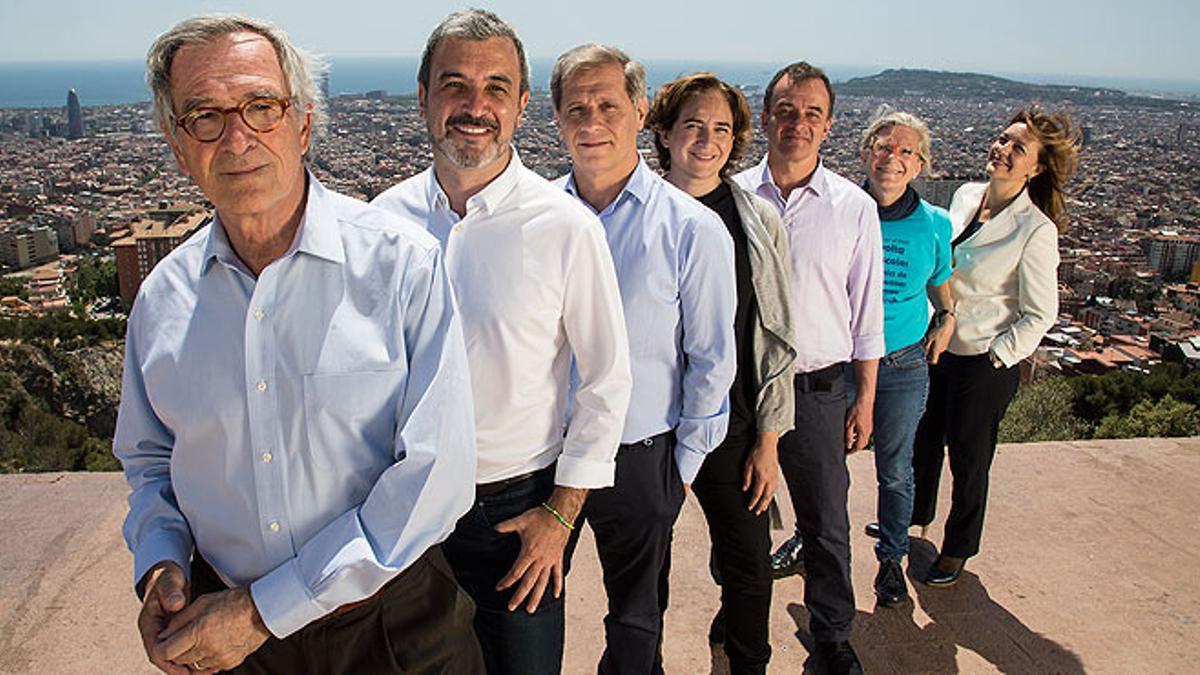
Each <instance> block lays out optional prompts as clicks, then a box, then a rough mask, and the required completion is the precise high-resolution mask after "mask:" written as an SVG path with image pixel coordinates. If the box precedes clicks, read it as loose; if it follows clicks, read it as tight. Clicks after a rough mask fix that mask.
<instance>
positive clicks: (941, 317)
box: [933, 309, 954, 326]
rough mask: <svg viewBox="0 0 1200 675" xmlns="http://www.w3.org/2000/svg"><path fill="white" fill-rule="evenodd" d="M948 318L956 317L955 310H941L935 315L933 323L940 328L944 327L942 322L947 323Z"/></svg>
mask: <svg viewBox="0 0 1200 675" xmlns="http://www.w3.org/2000/svg"><path fill="white" fill-rule="evenodd" d="M948 316H954V310H951V309H939V310H937V311H935V312H934V313H933V323H934V324H935V325H938V326H940V325H942V322H943V321H945V320H946V317H948Z"/></svg>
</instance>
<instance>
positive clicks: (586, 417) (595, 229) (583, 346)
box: [555, 221, 633, 489]
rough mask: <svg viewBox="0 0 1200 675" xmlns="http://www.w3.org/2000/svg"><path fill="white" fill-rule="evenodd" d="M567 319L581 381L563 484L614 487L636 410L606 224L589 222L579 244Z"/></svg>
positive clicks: (569, 273)
mask: <svg viewBox="0 0 1200 675" xmlns="http://www.w3.org/2000/svg"><path fill="white" fill-rule="evenodd" d="M562 316H563V326H564V329H565V331H566V334H567V341H568V342H569V343H570V346H571V353H572V355H573V357H574V361H575V372H576V377H577V381H576V382H575V387H574V388H573V389H574V399H573V401H572V409H573V411H574V414H573V415H572V417H571V421H570V424H569V426H568V427H567V433H566V438H565V439H564V441H563V451H562V454H561V455H559V458H558V466H557V468H556V469H555V483H556V484H558V485H562V486H565V487H572V488H587V489H595V488H603V487H608V486H610V485H612V484H613V481H614V479H615V476H616V456H617V446H618V445H619V444H620V442H621V430H622V429H623V428H624V426H625V414H626V412H627V411H628V410H629V397H630V391H631V389H632V387H633V377H632V375H631V374H630V370H629V336H628V334H627V333H626V331H625V314H624V311H623V310H622V308H621V291H620V289H619V287H618V286H617V275H616V271H615V270H614V268H613V261H612V254H611V253H610V252H609V250H608V245H607V244H606V243H605V241H604V230H603V229H602V227H601V225H600V223H599V222H598V221H591V222H589V224H588V226H587V227H586V228H584V229H583V231H582V232H581V233H580V235H579V236H578V237H577V238H576V239H575V241H574V247H573V250H572V252H571V256H570V260H569V262H568V264H567V270H566V283H565V288H564V297H563V313H562Z"/></svg>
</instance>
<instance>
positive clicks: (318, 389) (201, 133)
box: [113, 16, 483, 675]
mask: <svg viewBox="0 0 1200 675" xmlns="http://www.w3.org/2000/svg"><path fill="white" fill-rule="evenodd" d="M314 67H315V66H314V64H313V63H312V62H311V60H310V58H309V57H308V56H307V55H305V54H304V53H303V52H301V51H300V50H298V49H296V48H295V47H293V46H292V45H291V44H289V42H288V40H287V37H286V36H285V35H284V34H283V32H282V31H280V30H279V29H278V28H277V27H275V26H273V25H271V24H269V23H266V22H263V21H258V20H254V19H248V18H243V17H236V16H206V17H199V18H195V19H189V20H186V21H183V22H182V23H180V24H178V25H177V26H175V27H174V28H172V29H171V30H169V31H167V32H166V33H164V34H163V35H162V36H160V37H159V38H158V40H157V41H156V42H155V43H154V45H153V46H152V47H151V49H150V53H149V57H148V59H147V69H148V80H149V82H150V85H151V89H152V91H153V94H154V111H155V115H156V118H157V120H158V122H159V125H160V126H161V128H162V129H163V131H164V133H165V134H166V137H167V142H168V143H169V144H170V147H171V150H172V151H173V153H174V155H175V158H176V160H177V161H178V163H179V166H180V168H181V169H182V170H183V171H184V173H186V174H187V175H188V176H190V177H191V178H192V179H193V180H194V181H195V182H196V184H197V185H198V186H199V187H200V189H201V190H202V191H203V192H204V194H205V195H206V196H207V197H208V199H209V200H210V201H211V202H212V203H213V205H214V206H215V207H216V210H215V213H214V215H213V219H212V222H211V224H210V225H209V226H208V227H206V228H204V229H202V230H200V231H199V232H197V233H196V235H195V236H193V237H192V238H191V239H190V240H189V241H187V242H185V243H184V244H183V245H182V246H180V247H179V248H177V249H176V250H175V251H173V252H172V253H171V254H170V255H169V256H167V258H165V259H164V260H163V261H162V262H161V263H159V264H158V266H157V267H155V269H154V271H153V272H152V273H151V274H150V276H149V277H147V279H146V281H145V282H144V283H143V284H142V287H141V289H140V291H139V293H138V297H137V300H136V301H135V303H134V307H133V311H132V312H131V314H130V317H129V328H128V335H127V339H126V357H125V375H124V382H123V385H122V392H121V407H120V411H119V415H118V420H117V430H116V438H115V439H114V442H113V446H114V452H115V453H116V455H117V457H118V458H119V459H120V460H121V462H122V463H123V465H124V467H125V475H126V478H127V479H128V481H129V484H130V487H131V489H132V492H131V494H130V497H129V507H130V508H129V515H128V517H127V518H126V520H125V526H124V534H125V539H126V542H127V543H128V544H129V547H130V550H131V551H132V552H133V557H134V579H135V581H136V584H137V588H138V591H139V593H140V594H141V595H142V596H143V598H144V600H143V605H142V610H141V613H140V615H139V617H138V630H139V632H140V633H141V636H142V642H143V645H144V647H145V649H146V653H147V656H148V657H149V659H150V661H151V663H153V664H154V665H155V666H156V667H158V668H159V669H160V670H162V671H164V672H167V673H173V674H180V675H182V674H185V673H189V672H206V673H207V672H216V671H232V672H242V673H298V672H308V673H368V672H369V673H393V672H394V673H399V672H453V673H478V672H482V669H483V663H482V657H481V654H480V650H479V646H478V643H477V642H476V640H475V637H474V635H473V633H472V631H471V616H472V613H473V607H472V604H471V601H470V599H469V598H467V597H466V595H465V594H464V593H463V592H462V591H461V589H459V587H458V586H457V584H456V583H455V582H454V579H453V576H452V574H451V573H450V570H449V568H448V566H447V564H446V562H445V560H444V558H443V557H442V554H441V552H440V549H439V546H438V544H439V543H440V542H441V541H442V540H443V539H445V538H446V536H448V535H449V534H450V532H451V531H452V530H453V528H454V524H455V522H456V521H457V520H458V518H459V517H460V516H461V515H462V514H463V513H465V512H466V511H467V509H468V508H469V507H470V505H471V497H472V492H473V490H472V487H473V483H474V480H473V478H474V475H475V445H474V436H473V428H474V425H473V419H472V408H471V391H470V385H469V378H468V375H467V364H466V351H465V347H464V344H463V338H462V329H461V326H460V323H459V319H458V317H457V315H456V312H455V308H454V302H453V299H452V296H451V291H450V287H449V283H448V281H447V277H446V273H445V271H444V270H443V267H442V262H441V257H440V251H439V246H438V243H437V241H436V240H435V239H434V238H433V237H431V236H429V235H428V234H427V233H426V232H425V231H424V228H422V227H420V226H418V225H415V224H412V223H411V222H409V221H406V220H405V219H403V218H400V217H397V216H395V215H391V214H388V213H386V212H384V211H381V210H378V209H376V208H373V207H370V206H368V205H366V204H363V203H361V202H358V201H355V200H352V199H349V198H346V197H343V196H341V195H338V194H336V193H333V192H330V191H328V190H326V189H325V188H324V187H323V186H322V185H321V184H320V182H318V181H317V180H316V179H315V178H314V177H313V176H312V175H311V174H309V173H308V172H307V171H306V170H305V165H304V157H305V155H306V154H307V152H308V149H309V146H310V142H311V140H312V137H313V134H314V131H315V130H317V129H319V127H320V124H321V120H322V115H323V108H322V101H321V98H320V94H319V90H318V89H317V87H316V86H315V84H314V81H313V75H314V72H313V70H314Z"/></svg>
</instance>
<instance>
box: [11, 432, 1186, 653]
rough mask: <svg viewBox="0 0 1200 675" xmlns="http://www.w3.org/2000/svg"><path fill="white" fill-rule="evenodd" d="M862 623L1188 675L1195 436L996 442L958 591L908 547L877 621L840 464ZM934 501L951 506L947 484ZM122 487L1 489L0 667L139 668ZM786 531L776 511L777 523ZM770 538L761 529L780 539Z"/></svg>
mask: <svg viewBox="0 0 1200 675" xmlns="http://www.w3.org/2000/svg"><path fill="white" fill-rule="evenodd" d="M849 463H850V470H851V476H852V479H853V486H852V488H851V509H850V519H851V524H852V527H853V529H854V536H853V538H852V540H853V546H854V553H853V554H854V583H855V590H856V593H857V597H858V608H859V615H858V619H857V622H856V624H855V638H854V642H855V645H856V648H857V649H858V652H859V655H860V657H861V658H862V661H863V664H864V666H865V667H866V669H867V672H869V673H955V672H964V673H986V672H1008V673H1018V672H1019V673H1035V672H1036V673H1045V672H1053V673H1083V672H1089V673H1092V672H1095V673H1141V672H1155V673H1166V672H1176V673H1183V672H1195V669H1196V666H1195V663H1194V662H1195V659H1196V654H1197V648H1196V640H1197V638H1198V637H1200V629H1198V628H1197V626H1200V601H1198V600H1197V598H1200V577H1197V575H1196V573H1195V569H1196V560H1197V558H1198V555H1197V554H1198V553H1200V550H1198V549H1200V543H1198V542H1200V524H1198V522H1197V513H1200V490H1197V489H1196V486H1197V485H1200V439H1196V438H1191V439H1138V440H1130V441H1084V442H1076V443H1045V444H1029V445H1019V446H1001V448H1000V451H999V453H998V456H997V458H996V463H995V466H994V467H993V470H992V486H991V499H990V510H989V514H988V523H987V529H986V533H985V536H984V546H983V551H982V552H981V554H980V555H979V556H978V557H977V558H975V559H972V560H971V561H970V562H969V563H968V566H967V571H966V573H964V576H963V578H962V580H961V581H960V582H959V583H958V585H957V586H955V587H953V588H950V589H941V590H936V589H928V588H925V587H924V586H921V585H920V584H919V583H911V579H913V578H917V579H919V578H920V577H921V576H922V575H923V573H924V571H925V568H926V567H927V566H928V565H929V563H930V561H931V560H932V558H933V556H934V555H935V554H936V549H935V544H938V543H940V541H941V531H940V529H938V528H937V527H935V528H933V529H932V530H931V532H930V539H931V540H932V542H927V541H924V540H921V539H916V538H914V539H913V553H912V556H911V558H912V560H911V562H910V564H909V566H908V572H909V575H910V585H911V586H913V589H912V590H913V595H914V600H915V602H914V604H913V605H910V606H909V607H907V608H901V609H896V610H889V609H878V610H876V609H875V607H874V596H873V593H872V591H871V583H872V580H873V579H874V575H875V569H876V565H875V560H874V555H873V553H872V550H871V544H872V540H870V539H868V538H867V537H866V536H865V535H863V534H861V532H862V526H863V524H865V523H866V522H868V521H869V520H872V519H873V515H874V508H875V507H874V499H875V494H874V466H873V459H872V457H871V456H870V455H868V454H860V455H856V456H853V457H851V458H850V461H849ZM942 487H943V490H942V502H941V506H942V508H943V515H944V509H945V507H946V505H947V504H948V500H949V492H948V491H949V480H948V477H947V480H945V481H944V484H943V486H942ZM126 492H127V488H126V486H125V483H124V480H123V478H122V477H121V476H120V475H119V474H36V475H6V476H0V541H2V542H3V545H2V546H0V672H3V673H92V672H101V673H153V672H156V671H155V670H154V669H153V668H151V667H150V666H149V665H148V663H147V662H146V661H145V657H144V655H143V654H142V648H141V645H140V642H139V640H138V638H137V634H136V629H135V627H134V618H135V616H136V613H137V602H136V599H135V598H134V595H133V593H132V591H131V590H130V584H131V580H130V566H131V559H130V556H129V554H128V552H127V551H126V549H125V546H124V544H123V542H122V541H121V538H120V524H121V521H122V519H123V518H124V515H125V502H124V497H125V494H126ZM784 511H785V516H786V519H787V521H788V522H789V524H790V513H789V511H790V509H788V508H786V507H785V509H784ZM784 536H785V533H782V532H780V533H776V538H777V539H782V538H783V537H784ZM675 539H676V541H675V547H674V562H673V568H672V575H671V582H672V587H671V608H670V610H669V611H668V613H667V619H666V621H667V628H666V638H665V644H664V658H665V665H666V670H667V672H668V673H680V674H692V673H704V672H709V670H710V658H711V657H710V653H709V649H708V644H707V629H708V623H709V621H710V619H711V618H712V615H713V613H714V612H715V611H716V607H717V590H716V587H715V586H713V584H712V582H711V581H710V580H709V578H708V572H707V560H708V538H707V532H706V530H705V524H704V519H703V516H702V515H701V513H700V509H699V507H698V506H697V505H696V503H695V500H694V499H690V498H689V500H688V502H687V504H686V505H685V507H684V511H683V514H682V515H681V516H680V519H679V523H678V526H677V528H676V537H675ZM803 588H804V582H803V580H802V579H800V578H799V577H793V578H789V579H785V580H782V581H780V582H778V583H777V584H776V585H775V598H774V604H773V608H772V626H771V639H772V644H773V647H774V650H775V651H774V656H773V659H772V663H771V672H772V673H797V672H801V671H802V670H803V669H804V667H805V661H806V659H807V655H808V651H807V648H806V645H811V638H810V636H809V634H808V614H807V612H806V611H805V609H804V606H803ZM567 607H568V614H569V617H568V621H567V657H566V664H565V668H564V671H565V672H566V673H571V674H574V673H589V672H595V663H596V661H597V659H598V658H599V654H600V651H601V650H602V648H603V627H602V623H601V621H602V618H603V613H604V594H603V590H602V588H601V585H600V574H599V567H598V564H597V562H596V557H595V547H594V544H593V543H592V540H591V537H590V534H589V533H587V532H585V533H584V539H583V541H582V542H581V543H580V546H579V551H578V553H577V555H576V559H575V562H574V566H573V569H572V572H571V577H570V580H569V593H568V604H567Z"/></svg>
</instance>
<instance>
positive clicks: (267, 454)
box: [262, 452, 274, 462]
mask: <svg viewBox="0 0 1200 675" xmlns="http://www.w3.org/2000/svg"><path fill="white" fill-rule="evenodd" d="M273 458H274V457H273V456H272V455H271V453H270V452H264V453H263V454H262V461H264V462H270V461H271V460H272V459H273Z"/></svg>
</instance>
